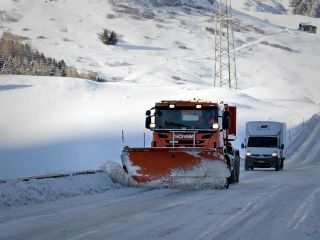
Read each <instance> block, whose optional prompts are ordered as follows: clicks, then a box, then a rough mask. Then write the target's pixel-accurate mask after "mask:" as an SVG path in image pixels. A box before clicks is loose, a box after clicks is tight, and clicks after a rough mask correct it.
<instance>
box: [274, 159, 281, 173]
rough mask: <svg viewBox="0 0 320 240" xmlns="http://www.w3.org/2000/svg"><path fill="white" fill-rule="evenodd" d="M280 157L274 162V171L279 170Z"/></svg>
mask: <svg viewBox="0 0 320 240" xmlns="http://www.w3.org/2000/svg"><path fill="white" fill-rule="evenodd" d="M280 161H281V160H280V159H278V160H277V161H276V163H275V166H274V170H275V171H279V170H280Z"/></svg>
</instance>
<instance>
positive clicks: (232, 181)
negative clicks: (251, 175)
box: [227, 168, 236, 184]
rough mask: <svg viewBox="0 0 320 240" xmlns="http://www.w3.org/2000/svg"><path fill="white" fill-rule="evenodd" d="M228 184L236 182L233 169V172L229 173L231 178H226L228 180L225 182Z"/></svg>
mask: <svg viewBox="0 0 320 240" xmlns="http://www.w3.org/2000/svg"><path fill="white" fill-rule="evenodd" d="M227 181H228V182H229V183H230V184H233V183H235V182H236V179H235V169H234V168H233V170H232V171H231V176H230V177H228V180H227Z"/></svg>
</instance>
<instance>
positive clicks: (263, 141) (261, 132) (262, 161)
mask: <svg viewBox="0 0 320 240" xmlns="http://www.w3.org/2000/svg"><path fill="white" fill-rule="evenodd" d="M286 132H287V130H286V124H285V123H282V122H271V121H251V122H247V123H246V138H245V139H244V143H242V144H241V147H242V148H245V149H246V155H245V167H244V168H245V170H246V171H247V170H253V169H254V168H270V167H274V168H275V170H276V171H279V170H282V169H283V165H284V160H285V158H286V157H285V145H286Z"/></svg>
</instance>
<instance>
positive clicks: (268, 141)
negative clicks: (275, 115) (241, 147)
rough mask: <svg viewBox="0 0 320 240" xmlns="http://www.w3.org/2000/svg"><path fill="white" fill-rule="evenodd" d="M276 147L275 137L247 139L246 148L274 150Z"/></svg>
mask: <svg viewBox="0 0 320 240" xmlns="http://www.w3.org/2000/svg"><path fill="white" fill-rule="evenodd" d="M277 146H278V139H277V137H249V139H248V147H266V148H276V147H277Z"/></svg>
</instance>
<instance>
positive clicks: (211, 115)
mask: <svg viewBox="0 0 320 240" xmlns="http://www.w3.org/2000/svg"><path fill="white" fill-rule="evenodd" d="M217 111H218V110H217V109H161V110H159V109H157V110H156V119H155V123H156V128H157V129H212V125H213V124H214V123H217V122H218V112H217Z"/></svg>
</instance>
